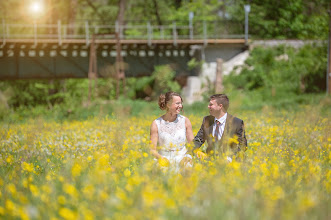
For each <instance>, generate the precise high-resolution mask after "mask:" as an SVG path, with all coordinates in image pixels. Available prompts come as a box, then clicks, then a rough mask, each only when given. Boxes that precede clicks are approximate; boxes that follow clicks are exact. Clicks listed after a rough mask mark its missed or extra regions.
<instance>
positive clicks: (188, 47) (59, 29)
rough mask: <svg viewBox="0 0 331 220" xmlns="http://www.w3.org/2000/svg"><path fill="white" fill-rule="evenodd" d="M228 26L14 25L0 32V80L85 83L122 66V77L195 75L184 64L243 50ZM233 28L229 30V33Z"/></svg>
mask: <svg viewBox="0 0 331 220" xmlns="http://www.w3.org/2000/svg"><path fill="white" fill-rule="evenodd" d="M230 26H234V25H233V24H231V23H226V22H223V23H215V22H207V21H196V22H195V23H194V25H193V24H192V22H189V23H188V24H186V23H185V22H184V23H183V22H171V23H169V24H166V25H162V26H160V25H155V24H151V23H150V22H146V23H140V24H126V25H118V23H115V24H113V25H97V24H93V22H91V21H84V22H80V23H76V24H75V25H70V24H62V23H61V21H58V22H57V23H56V24H40V23H37V22H35V23H32V24H16V23H8V22H6V21H5V20H3V21H2V26H1V27H0V37H1V39H0V67H1V68H0V80H10V79H61V78H86V77H88V76H89V74H88V73H89V72H90V73H91V72H95V74H96V73H97V76H98V77H109V76H114V75H116V74H117V73H116V63H118V62H119V61H123V62H122V63H124V65H122V68H123V71H124V72H125V76H128V77H130V76H144V75H150V74H151V73H152V72H153V71H154V66H156V65H163V64H169V65H171V66H172V67H173V69H174V70H175V71H176V75H177V76H179V77H180V76H195V75H198V73H199V71H200V70H199V68H198V67H196V68H188V65H187V63H188V62H189V61H190V60H191V59H192V58H195V59H196V60H197V61H200V60H204V61H206V62H216V58H223V60H228V59H230V58H231V57H233V56H235V55H236V54H238V53H240V52H241V51H243V50H245V48H246V46H247V39H248V36H247V33H246V36H245V35H244V31H241V29H243V27H241V26H242V25H240V24H239V25H238V24H237V26H238V28H237V29H238V30H239V31H238V33H235V34H233V33H229V31H228V29H229V28H228V29H227V27H230ZM232 29H233V28H232Z"/></svg>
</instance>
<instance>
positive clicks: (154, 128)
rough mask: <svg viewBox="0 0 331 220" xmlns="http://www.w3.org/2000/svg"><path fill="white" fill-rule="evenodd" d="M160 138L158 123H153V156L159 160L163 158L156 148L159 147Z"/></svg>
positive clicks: (151, 137)
mask: <svg viewBox="0 0 331 220" xmlns="http://www.w3.org/2000/svg"><path fill="white" fill-rule="evenodd" d="M158 138H159V134H158V130H157V125H156V122H155V121H153V123H152V125H151V131H150V139H151V146H150V150H151V154H152V155H153V156H154V157H156V158H157V159H159V158H161V157H162V156H161V155H160V154H159V153H158V152H157V150H156V146H157V140H158Z"/></svg>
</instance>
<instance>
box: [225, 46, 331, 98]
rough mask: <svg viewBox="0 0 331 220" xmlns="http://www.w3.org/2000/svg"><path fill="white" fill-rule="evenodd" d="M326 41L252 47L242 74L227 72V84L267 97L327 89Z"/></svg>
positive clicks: (281, 96)
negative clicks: (313, 43)
mask: <svg viewBox="0 0 331 220" xmlns="http://www.w3.org/2000/svg"><path fill="white" fill-rule="evenodd" d="M326 52H327V49H326V45H312V44H307V45H305V46H303V47H302V48H300V49H295V48H291V47H285V46H279V47H276V48H262V47H257V48H254V49H253V50H252V51H251V56H250V57H249V58H248V59H247V61H246V65H245V66H244V68H243V70H242V71H241V73H240V75H237V74H235V73H234V72H232V73H231V74H230V75H229V76H226V77H225V79H224V81H225V85H227V87H229V85H233V86H234V89H242V90H243V91H256V92H258V93H260V94H261V95H262V98H263V100H264V101H265V100H268V99H276V100H278V99H283V98H287V97H288V96H291V95H299V94H303V93H311V92H315V93H318V92H323V91H325V89H326V86H325V73H326V66H327V53H326Z"/></svg>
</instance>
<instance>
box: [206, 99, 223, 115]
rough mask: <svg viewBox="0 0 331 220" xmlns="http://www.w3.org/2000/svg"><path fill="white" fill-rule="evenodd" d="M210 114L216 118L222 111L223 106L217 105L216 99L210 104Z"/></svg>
mask: <svg viewBox="0 0 331 220" xmlns="http://www.w3.org/2000/svg"><path fill="white" fill-rule="evenodd" d="M208 109H209V114H210V115H212V116H214V117H216V116H218V115H219V113H220V112H221V109H222V104H217V102H216V100H215V99H211V100H210V101H209V104H208Z"/></svg>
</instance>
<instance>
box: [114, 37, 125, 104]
mask: <svg viewBox="0 0 331 220" xmlns="http://www.w3.org/2000/svg"><path fill="white" fill-rule="evenodd" d="M115 36H116V99H117V98H118V97H119V94H120V80H123V93H124V95H126V92H125V73H124V63H123V58H122V54H121V51H122V48H121V39H120V33H119V32H116V33H115Z"/></svg>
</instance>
